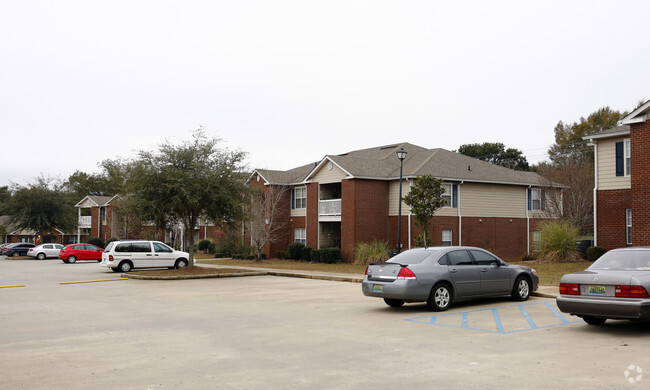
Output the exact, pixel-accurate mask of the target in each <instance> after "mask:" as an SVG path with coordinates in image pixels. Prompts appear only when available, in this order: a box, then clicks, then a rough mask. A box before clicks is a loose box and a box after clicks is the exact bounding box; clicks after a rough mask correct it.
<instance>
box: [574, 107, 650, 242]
mask: <svg viewBox="0 0 650 390" xmlns="http://www.w3.org/2000/svg"><path fill="white" fill-rule="evenodd" d="M649 119H650V101H647V102H645V103H644V104H642V105H641V106H640V107H638V108H637V109H635V110H634V111H632V113H630V114H629V115H628V116H626V117H625V118H623V119H622V120H621V122H620V125H619V126H617V127H614V128H612V129H608V130H605V131H602V132H600V133H597V134H592V135H588V136H585V137H584V139H586V140H589V141H590V142H591V143H592V144H593V145H594V160H595V168H594V170H595V172H594V174H595V185H594V198H595V199H594V240H595V244H596V245H598V246H602V247H605V248H607V249H613V248H620V247H625V246H650V207H649V206H648V205H650V180H649V179H650V120H649Z"/></svg>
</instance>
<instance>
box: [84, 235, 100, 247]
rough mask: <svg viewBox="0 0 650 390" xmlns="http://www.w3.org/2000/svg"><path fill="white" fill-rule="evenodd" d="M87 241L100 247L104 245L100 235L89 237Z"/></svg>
mask: <svg viewBox="0 0 650 390" xmlns="http://www.w3.org/2000/svg"><path fill="white" fill-rule="evenodd" d="M86 243H88V244H91V245H95V246H98V247H100V248H103V247H104V241H102V239H101V238H99V237H88V239H87V240H86Z"/></svg>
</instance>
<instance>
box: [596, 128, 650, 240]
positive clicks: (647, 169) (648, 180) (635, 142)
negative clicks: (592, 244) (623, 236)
mask: <svg viewBox="0 0 650 390" xmlns="http://www.w3.org/2000/svg"><path fill="white" fill-rule="evenodd" d="M630 141H631V145H630V146H631V148H632V161H631V162H632V175H631V180H632V194H631V198H632V199H631V206H632V244H633V245H635V246H648V245H650V122H649V121H645V122H643V123H637V124H632V125H631V126H630ZM599 212H600V209H599ZM599 241H600V239H599Z"/></svg>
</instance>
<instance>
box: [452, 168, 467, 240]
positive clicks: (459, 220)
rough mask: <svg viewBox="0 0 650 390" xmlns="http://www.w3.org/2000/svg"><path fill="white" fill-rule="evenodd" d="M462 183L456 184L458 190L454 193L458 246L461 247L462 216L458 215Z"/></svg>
mask: <svg viewBox="0 0 650 390" xmlns="http://www.w3.org/2000/svg"><path fill="white" fill-rule="evenodd" d="M463 183H465V180H463V181H461V182H460V183H458V187H457V188H458V189H457V190H456V191H457V192H456V202H457V204H456V206H458V207H457V209H458V246H461V245H463V216H462V215H461V213H460V186H462V185H463ZM452 244H453V241H452Z"/></svg>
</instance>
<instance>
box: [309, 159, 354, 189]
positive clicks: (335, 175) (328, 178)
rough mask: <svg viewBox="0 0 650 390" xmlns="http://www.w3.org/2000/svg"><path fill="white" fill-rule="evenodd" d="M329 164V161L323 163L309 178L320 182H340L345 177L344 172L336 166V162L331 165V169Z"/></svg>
mask: <svg viewBox="0 0 650 390" xmlns="http://www.w3.org/2000/svg"><path fill="white" fill-rule="evenodd" d="M329 164H330V163H329V162H326V163H325V164H323V166H322V167H321V168H320V169H319V170H318V172H316V173H314V175H313V176H312V177H311V180H312V181H314V182H317V183H321V184H326V183H340V182H341V181H342V180H343V179H345V178H346V177H347V175H346V174H345V172H344V171H343V170H341V169H340V168H339V167H337V166H336V164H332V165H331V167H332V169H329Z"/></svg>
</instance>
